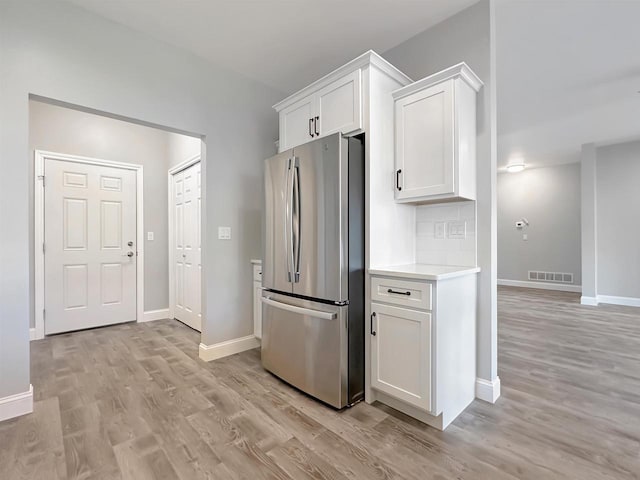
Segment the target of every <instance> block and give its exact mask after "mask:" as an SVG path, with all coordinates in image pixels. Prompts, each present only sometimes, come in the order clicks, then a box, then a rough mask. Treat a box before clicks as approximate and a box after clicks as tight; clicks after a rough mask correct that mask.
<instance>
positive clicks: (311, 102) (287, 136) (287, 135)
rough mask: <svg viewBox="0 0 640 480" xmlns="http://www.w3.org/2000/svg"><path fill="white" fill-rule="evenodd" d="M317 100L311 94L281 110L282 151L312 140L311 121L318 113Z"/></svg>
mask: <svg viewBox="0 0 640 480" xmlns="http://www.w3.org/2000/svg"><path fill="white" fill-rule="evenodd" d="M315 102H316V97H315V95H310V96H308V97H305V98H303V99H302V100H300V101H298V102H296V103H294V104H293V105H290V106H289V107H287V108H285V109H284V110H282V111H281V112H280V151H281V152H282V151H284V150H287V149H289V148H292V147H295V146H296V145H301V144H303V143H307V142H308V141H309V140H311V138H312V137H311V132H312V129H313V125H311V123H313V122H312V119H313V118H314V117H315V115H316V113H315V111H316V108H315ZM310 122H311V123H310Z"/></svg>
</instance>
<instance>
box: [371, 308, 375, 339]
mask: <svg viewBox="0 0 640 480" xmlns="http://www.w3.org/2000/svg"><path fill="white" fill-rule="evenodd" d="M374 318H376V312H373V313H372V314H371V324H370V325H369V331H370V332H371V335H373V336H374V337H375V336H376V332H375V330H374V329H373V319H374Z"/></svg>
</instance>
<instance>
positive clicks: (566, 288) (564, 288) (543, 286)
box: [498, 278, 582, 293]
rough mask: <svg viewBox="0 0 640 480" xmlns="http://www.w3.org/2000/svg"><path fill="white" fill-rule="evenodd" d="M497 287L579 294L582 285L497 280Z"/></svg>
mask: <svg viewBox="0 0 640 480" xmlns="http://www.w3.org/2000/svg"><path fill="white" fill-rule="evenodd" d="M498 285H504V286H506V287H522V288H537V289H540V290H558V291H560V292H574V293H581V292H582V285H563V284H561V283H543V282H527V281H525V280H507V279H503V278H499V279H498Z"/></svg>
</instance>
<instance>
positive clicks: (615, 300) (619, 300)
mask: <svg viewBox="0 0 640 480" xmlns="http://www.w3.org/2000/svg"><path fill="white" fill-rule="evenodd" d="M597 301H598V303H608V304H610V305H625V306H627V307H640V298H634V297H616V296H613V295H598V297H597Z"/></svg>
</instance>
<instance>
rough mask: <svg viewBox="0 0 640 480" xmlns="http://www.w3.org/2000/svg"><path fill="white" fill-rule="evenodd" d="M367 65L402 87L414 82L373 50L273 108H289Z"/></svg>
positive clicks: (277, 109)
mask: <svg viewBox="0 0 640 480" xmlns="http://www.w3.org/2000/svg"><path fill="white" fill-rule="evenodd" d="M367 65H374V66H375V67H377V68H378V69H379V70H380V71H381V72H383V73H385V74H386V75H388V76H389V77H391V78H393V79H394V80H395V81H397V82H398V83H399V84H401V85H408V84H410V83H411V82H412V81H413V80H411V78H409V77H408V76H407V75H405V74H404V73H402V72H401V71H400V70H398V69H397V68H396V67H394V66H393V65H391V64H390V63H389V62H387V61H386V60H385V59H384V58H382V57H381V56H380V55H378V54H377V53H376V52H374V51H373V50H368V51H366V52H365V53H363V54H362V55H360V56H359V57H357V58H354V59H353V60H351V61H350V62H349V63H345V64H344V65H342V66H341V67H339V68H336V69H335V70H334V71H333V72H331V73H328V74H327V75H325V76H324V77H322V78H320V79H318V80H316V81H315V82H313V83H312V84H310V85H307V86H306V87H304V88H303V89H302V90H298V91H297V92H296V93H294V94H293V95H290V96H288V97H287V98H285V99H284V100H281V101H280V102H278V103H276V104H275V105H274V106H273V108H275V110H276V111H277V112H279V111H280V110H282V109H284V108H286V107H288V106H289V105H291V104H293V103H295V102H297V101H298V100H300V99H302V98H304V97H307V96H308V95H310V94H312V93H314V92H316V91H317V90H319V89H320V88H322V87H324V86H325V85H328V84H329V83H331V82H333V81H335V80H337V79H339V78H342V77H343V76H345V75H347V74H348V73H351V72H353V71H354V70H357V69H358V68H363V67H366V66H367Z"/></svg>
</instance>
